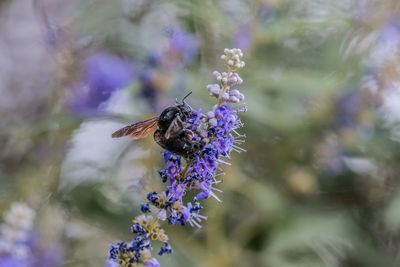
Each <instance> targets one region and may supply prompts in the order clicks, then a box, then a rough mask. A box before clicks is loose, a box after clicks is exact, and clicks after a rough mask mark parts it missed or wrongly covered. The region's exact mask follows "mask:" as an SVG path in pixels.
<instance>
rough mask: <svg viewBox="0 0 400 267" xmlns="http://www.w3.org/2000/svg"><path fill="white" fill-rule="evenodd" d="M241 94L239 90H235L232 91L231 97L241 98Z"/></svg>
mask: <svg viewBox="0 0 400 267" xmlns="http://www.w3.org/2000/svg"><path fill="white" fill-rule="evenodd" d="M239 94H240V92H239V90H237V89H234V90H232V91H230V92H229V95H230V96H236V97H239Z"/></svg>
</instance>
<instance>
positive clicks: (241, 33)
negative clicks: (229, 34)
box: [233, 26, 253, 52]
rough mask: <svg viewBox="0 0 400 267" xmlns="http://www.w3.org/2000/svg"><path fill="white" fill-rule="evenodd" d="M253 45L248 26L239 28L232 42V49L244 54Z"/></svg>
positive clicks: (251, 34)
mask: <svg viewBox="0 0 400 267" xmlns="http://www.w3.org/2000/svg"><path fill="white" fill-rule="evenodd" d="M252 43H253V33H252V32H251V27H250V26H243V27H240V28H239V30H238V31H237V32H236V35H235V38H234V40H233V45H234V47H237V48H240V49H242V50H243V51H244V52H247V51H249V50H250V48H251V45H252Z"/></svg>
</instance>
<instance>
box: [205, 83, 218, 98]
mask: <svg viewBox="0 0 400 267" xmlns="http://www.w3.org/2000/svg"><path fill="white" fill-rule="evenodd" d="M207 90H208V91H209V92H210V94H211V95H213V96H218V95H219V93H220V91H221V89H220V87H219V85H218V84H209V85H207Z"/></svg>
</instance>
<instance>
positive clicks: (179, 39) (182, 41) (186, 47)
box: [168, 31, 198, 64]
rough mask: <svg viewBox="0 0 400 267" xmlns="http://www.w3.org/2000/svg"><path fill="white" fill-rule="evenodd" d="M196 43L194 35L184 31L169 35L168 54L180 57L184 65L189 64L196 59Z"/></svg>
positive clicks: (173, 32)
mask: <svg viewBox="0 0 400 267" xmlns="http://www.w3.org/2000/svg"><path fill="white" fill-rule="evenodd" d="M197 48H198V42H197V39H196V37H195V36H194V35H192V34H189V33H187V32H185V31H172V33H170V41H169V50H168V52H169V54H172V55H181V57H182V59H183V62H184V63H185V64H189V63H191V62H192V61H193V60H194V59H195V58H196V57H197Z"/></svg>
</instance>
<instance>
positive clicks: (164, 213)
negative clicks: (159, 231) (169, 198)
mask: <svg viewBox="0 0 400 267" xmlns="http://www.w3.org/2000/svg"><path fill="white" fill-rule="evenodd" d="M157 218H158V219H159V220H161V221H165V220H166V219H167V211H166V210H165V209H162V210H160V212H159V213H158V215H157Z"/></svg>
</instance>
